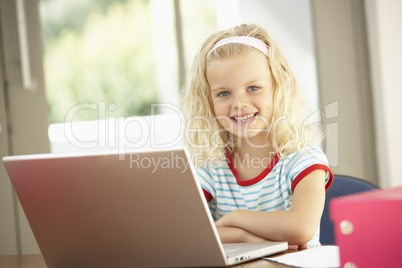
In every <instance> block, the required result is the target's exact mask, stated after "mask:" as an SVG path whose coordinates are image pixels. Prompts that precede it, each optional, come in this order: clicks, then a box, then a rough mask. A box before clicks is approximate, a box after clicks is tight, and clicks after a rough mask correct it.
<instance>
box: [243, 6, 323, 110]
mask: <svg viewBox="0 0 402 268" xmlns="http://www.w3.org/2000/svg"><path fill="white" fill-rule="evenodd" d="M238 10H239V23H256V24H259V25H261V26H262V27H264V28H265V29H266V30H267V32H268V34H270V35H271V36H272V37H273V38H274V39H275V40H276V41H277V42H278V45H279V47H280V49H281V50H282V52H283V53H284V55H285V57H286V59H287V61H288V62H289V64H290V66H291V68H292V70H293V72H294V74H295V76H296V79H297V81H298V82H299V84H300V86H301V88H302V89H303V90H304V92H305V96H306V101H307V103H308V105H309V106H310V108H311V109H312V110H313V111H315V110H317V109H318V107H319V102H318V85H317V67H316V61H315V49H314V33H313V21H312V14H311V2H310V0H298V1H294V0H281V1H278V0H253V1H250V0H238Z"/></svg>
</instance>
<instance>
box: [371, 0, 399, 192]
mask: <svg viewBox="0 0 402 268" xmlns="http://www.w3.org/2000/svg"><path fill="white" fill-rule="evenodd" d="M365 11H366V18H367V20H366V21H367V31H368V39H369V53H370V62H371V64H370V65H371V78H372V87H373V105H374V117H375V118H374V119H375V129H376V149H377V162H378V171H379V176H380V178H379V179H380V185H381V186H382V187H392V186H397V185H402V176H401V175H400V172H399V167H400V165H401V164H400V162H401V157H400V154H401V152H402V140H401V139H402V118H401V116H402V105H401V100H402V77H401V75H402V64H401V61H402V35H401V27H402V16H401V11H402V1H400V0H365Z"/></svg>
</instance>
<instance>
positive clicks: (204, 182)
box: [197, 167, 216, 202]
mask: <svg viewBox="0 0 402 268" xmlns="http://www.w3.org/2000/svg"><path fill="white" fill-rule="evenodd" d="M197 179H198V181H199V182H200V184H201V187H202V189H203V191H204V195H205V198H206V199H207V201H208V202H209V201H211V200H212V198H214V197H215V195H216V189H215V181H214V178H213V176H212V172H211V171H210V170H209V169H207V168H205V167H200V168H198V169H197Z"/></svg>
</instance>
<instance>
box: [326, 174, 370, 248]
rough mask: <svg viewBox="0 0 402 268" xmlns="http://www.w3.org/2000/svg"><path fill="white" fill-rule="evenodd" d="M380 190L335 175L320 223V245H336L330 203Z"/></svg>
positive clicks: (356, 180) (359, 181)
mask: <svg viewBox="0 0 402 268" xmlns="http://www.w3.org/2000/svg"><path fill="white" fill-rule="evenodd" d="M375 189H378V186H376V185H374V184H372V183H370V182H368V181H365V180H362V179H358V178H354V177H351V176H344V175H334V180H333V182H332V185H331V187H330V188H329V189H328V190H327V192H326V198H325V206H324V212H323V213H322V217H321V223H320V243H321V244H323V245H334V244H335V239H334V224H333V223H332V221H331V220H330V218H329V201H330V200H331V199H332V198H334V197H340V196H345V195H350V194H355V193H360V192H365V191H371V190H375Z"/></svg>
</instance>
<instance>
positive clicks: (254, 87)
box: [248, 86, 260, 91]
mask: <svg viewBox="0 0 402 268" xmlns="http://www.w3.org/2000/svg"><path fill="white" fill-rule="evenodd" d="M259 88H260V87H257V86H251V87H249V88H248V91H256V90H257V89H259Z"/></svg>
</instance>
